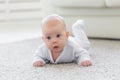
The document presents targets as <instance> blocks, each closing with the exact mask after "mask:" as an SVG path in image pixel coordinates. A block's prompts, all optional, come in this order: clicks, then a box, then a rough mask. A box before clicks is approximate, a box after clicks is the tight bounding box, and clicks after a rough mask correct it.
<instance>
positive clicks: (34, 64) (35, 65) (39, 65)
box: [33, 61, 44, 67]
mask: <svg viewBox="0 0 120 80" xmlns="http://www.w3.org/2000/svg"><path fill="white" fill-rule="evenodd" d="M43 65H44V63H43V62H42V61H36V62H34V63H33V66H34V67H42V66H43Z"/></svg>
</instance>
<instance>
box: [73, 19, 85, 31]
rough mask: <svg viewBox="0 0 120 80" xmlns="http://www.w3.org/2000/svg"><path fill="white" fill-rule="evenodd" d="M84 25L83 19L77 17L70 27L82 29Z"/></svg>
mask: <svg viewBox="0 0 120 80" xmlns="http://www.w3.org/2000/svg"><path fill="white" fill-rule="evenodd" d="M84 26H85V23H84V20H81V19H79V20H77V21H76V22H75V23H74V24H73V25H72V28H78V30H79V28H82V29H83V28H84Z"/></svg>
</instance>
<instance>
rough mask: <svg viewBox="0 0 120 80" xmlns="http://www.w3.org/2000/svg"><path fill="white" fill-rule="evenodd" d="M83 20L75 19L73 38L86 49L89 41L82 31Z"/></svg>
mask: <svg viewBox="0 0 120 80" xmlns="http://www.w3.org/2000/svg"><path fill="white" fill-rule="evenodd" d="M84 25H85V24H84V21H83V20H77V21H76V22H75V23H74V24H73V26H72V31H73V38H74V39H75V40H76V41H77V42H78V43H79V44H80V46H82V47H83V48H84V49H86V50H88V49H89V47H90V42H89V40H88V38H87V35H86V33H85V32H84V30H83V28H84Z"/></svg>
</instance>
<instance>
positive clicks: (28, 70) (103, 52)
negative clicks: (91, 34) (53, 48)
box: [0, 39, 120, 80]
mask: <svg viewBox="0 0 120 80" xmlns="http://www.w3.org/2000/svg"><path fill="white" fill-rule="evenodd" d="M90 42H91V48H90V50H89V52H90V55H91V59H92V62H93V65H92V66H90V67H80V66H78V65H77V64H75V63H68V64H57V65H55V64H47V65H45V66H44V67H41V68H34V67H33V66H32V63H31V62H32V57H33V53H34V51H35V50H36V48H37V47H38V46H39V45H40V43H41V40H40V39H33V40H27V41H21V42H15V43H9V44H1V45H0V80H119V79H120V62H119V61H120V41H116V40H95V39H90Z"/></svg>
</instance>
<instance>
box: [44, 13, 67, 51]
mask: <svg viewBox="0 0 120 80" xmlns="http://www.w3.org/2000/svg"><path fill="white" fill-rule="evenodd" d="M42 32H43V36H42V39H43V41H44V42H45V44H46V45H47V47H48V48H49V49H50V50H51V51H52V52H55V53H59V52H62V51H63V48H64V46H65V44H66V42H67V39H68V36H69V33H68V32H67V31H66V26H65V22H64V20H63V18H62V17H61V16H58V15H55V14H53V15H49V16H47V17H45V18H44V19H43V20H42Z"/></svg>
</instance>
